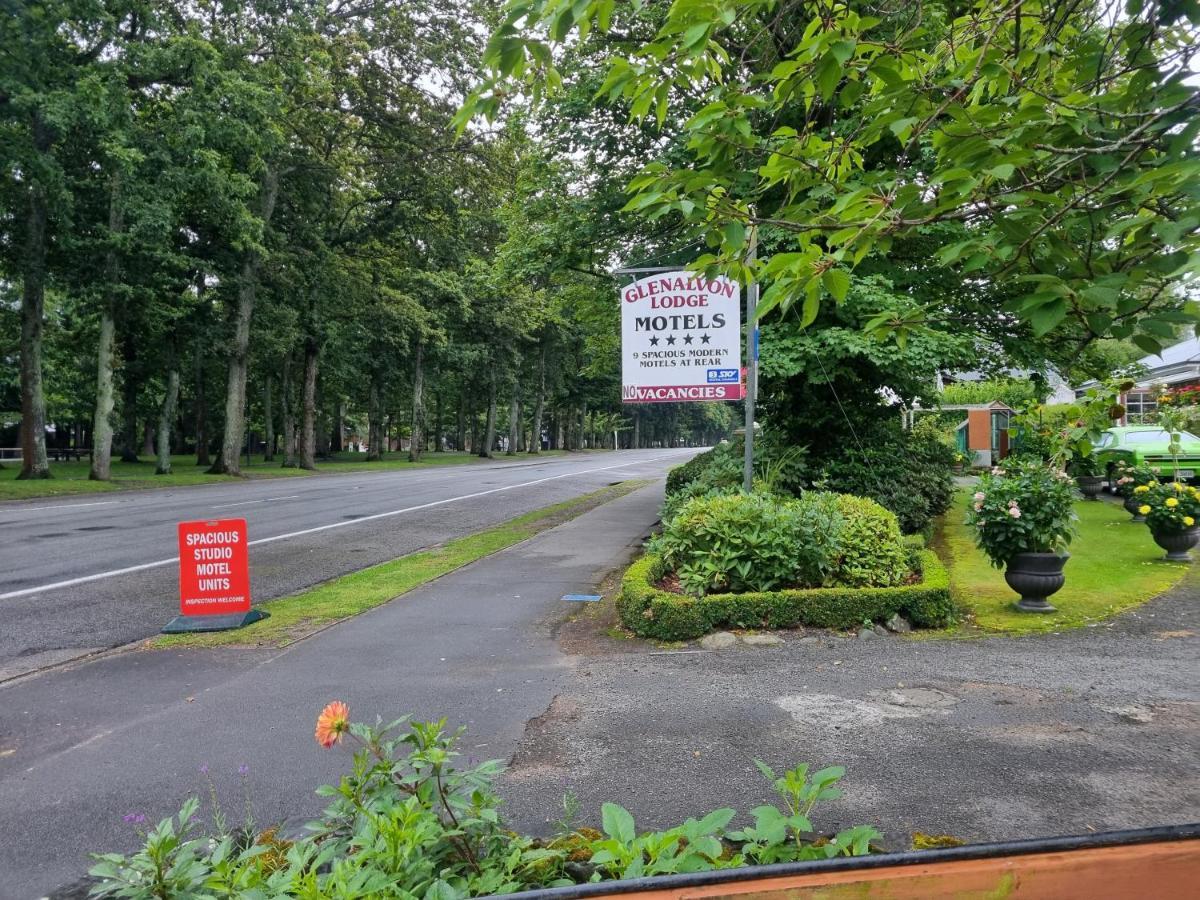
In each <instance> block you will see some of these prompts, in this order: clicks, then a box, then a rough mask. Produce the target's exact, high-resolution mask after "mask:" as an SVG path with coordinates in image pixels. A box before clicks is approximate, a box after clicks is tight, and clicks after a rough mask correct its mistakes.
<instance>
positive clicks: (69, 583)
mask: <svg viewBox="0 0 1200 900" xmlns="http://www.w3.org/2000/svg"><path fill="white" fill-rule="evenodd" d="M676 455H678V454H675V453H664V454H662V455H661V456H652V457H650V458H648V459H644V460H639V463H651V462H655V461H657V460H660V459H667V458H668V457H670V456H676ZM630 465H631V464H630V463H628V462H623V463H620V464H618V465H615V466H599V467H598V468H595V469H582V470H580V471H578V472H563V473H562V474H561V475H548V476H547V477H545V478H536V479H534V480H533V481H523V482H521V483H520V484H510V485H507V486H506V487H498V488H489V489H488V490H486V491H475V492H474V493H472V494H461V495H459V496H457V497H446V498H445V499H443V500H432V501H430V502H429V503H420V504H418V505H416V506H406V507H405V508H404V509H393V510H389V511H388V512H381V513H374V514H373V515H369V516H363V517H362V518H361V519H348V520H344V521H340V522H330V523H329V524H328V525H317V526H316V527H314V528H304V529H301V530H300V531H289V532H288V533H287V534H277V535H275V536H274V537H265V538H259V539H258V540H256V541H248V542H247V544H246V546H248V547H254V546H257V545H258V544H271V543H274V542H275V541H286V540H288V539H289V538H294V537H303V536H304V535H306V534H317V533H318V532H321V531H330V530H331V529H334V528H345V527H347V526H349V525H361V524H362V523H363V522H371V521H373V520H375V519H386V518H389V517H391V516H401V515H404V514H405V513H410V512H418V511H420V510H422V509H432V508H433V507H435V506H445V505H446V504H447V503H457V502H458V501H460V500H474V499H476V498H477V497H486V496H488V495H489V494H499V493H502V492H503V491H514V490H517V489H518V488H523V487H532V486H533V485H535V484H544V483H545V482H547V481H557V480H558V479H560V478H571V477H573V476H576V475H590V474H592V473H593V472H608V471H611V470H612V469H625V468H628V467H629V466H630ZM114 502H115V501H114ZM178 561H179V560H178V558H177V557H174V556H172V557H171V558H169V559H156V560H155V561H154V562H148V563H141V564H139V565H136V566H126V567H125V568H123V569H112V570H111V571H108V572H97V573H95V574H94V575H83V576H81V577H79V578H68V579H67V580H66V581H56V582H54V583H53V584H43V585H40V586H38V587H31V588H23V589H22V590H19V591H9V592H8V593H6V594H0V600H15V599H16V598H17V597H28V596H29V595H30V594H40V593H43V592H44V591H53V590H57V589H58V588H65V587H74V586H75V585H77V584H87V583H89V582H92V581H100V580H101V579H104V578H115V577H116V576H118V575H128V574H130V573H132V572H143V571H145V570H146V569H157V568H160V567H162V566H173V565H175V564H176V563H177V562H178Z"/></svg>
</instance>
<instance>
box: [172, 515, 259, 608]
mask: <svg viewBox="0 0 1200 900" xmlns="http://www.w3.org/2000/svg"><path fill="white" fill-rule="evenodd" d="M179 611H180V612H181V613H182V614H183V615H185V616H216V615H222V614H224V613H241V612H249V611H250V561H249V559H248V555H247V552H246V520H245V519H216V520H213V521H209V522H180V523H179Z"/></svg>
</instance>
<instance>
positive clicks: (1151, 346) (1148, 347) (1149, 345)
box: [1129, 334, 1163, 354]
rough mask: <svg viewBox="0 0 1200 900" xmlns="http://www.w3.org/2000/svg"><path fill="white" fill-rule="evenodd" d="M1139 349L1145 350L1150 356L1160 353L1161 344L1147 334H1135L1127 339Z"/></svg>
mask: <svg viewBox="0 0 1200 900" xmlns="http://www.w3.org/2000/svg"><path fill="white" fill-rule="evenodd" d="M1129 339H1130V340H1131V341H1133V343H1134V344H1136V345H1137V346H1138V347H1139V348H1140V349H1142V350H1145V351H1146V352H1147V353H1150V354H1158V353H1162V349H1163V348H1162V344H1160V343H1159V342H1158V341H1156V340H1155V339H1154V338H1152V337H1150V335H1148V334H1135V335H1133V336H1132V337H1130V338H1129Z"/></svg>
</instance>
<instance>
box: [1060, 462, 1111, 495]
mask: <svg viewBox="0 0 1200 900" xmlns="http://www.w3.org/2000/svg"><path fill="white" fill-rule="evenodd" d="M1067 471H1068V472H1069V473H1070V474H1071V475H1073V476H1075V484H1076V486H1077V487H1078V488H1079V493H1081V494H1083V499H1084V500H1099V499H1100V492H1101V491H1102V490H1104V479H1103V478H1102V477H1101V476H1100V465H1099V463H1097V462H1096V457H1095V455H1094V454H1092V453H1090V452H1089V453H1087V454H1086V455H1077V456H1073V457H1072V458H1071V461H1070V462H1069V463H1067Z"/></svg>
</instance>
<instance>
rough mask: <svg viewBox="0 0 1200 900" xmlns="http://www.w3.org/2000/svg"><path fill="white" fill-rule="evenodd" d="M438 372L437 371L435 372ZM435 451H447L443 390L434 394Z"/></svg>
mask: <svg viewBox="0 0 1200 900" xmlns="http://www.w3.org/2000/svg"><path fill="white" fill-rule="evenodd" d="M435 374H436V373H435ZM433 409H434V413H433V452H434V453H445V452H446V440H445V437H444V436H443V435H444V434H445V432H443V431H442V392H441V391H438V392H437V393H436V394H434V395H433Z"/></svg>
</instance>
